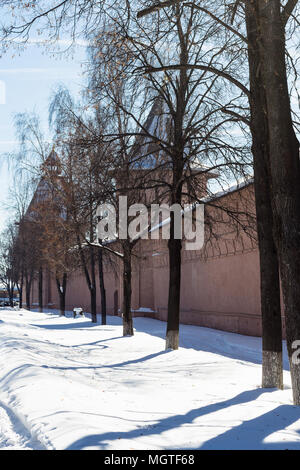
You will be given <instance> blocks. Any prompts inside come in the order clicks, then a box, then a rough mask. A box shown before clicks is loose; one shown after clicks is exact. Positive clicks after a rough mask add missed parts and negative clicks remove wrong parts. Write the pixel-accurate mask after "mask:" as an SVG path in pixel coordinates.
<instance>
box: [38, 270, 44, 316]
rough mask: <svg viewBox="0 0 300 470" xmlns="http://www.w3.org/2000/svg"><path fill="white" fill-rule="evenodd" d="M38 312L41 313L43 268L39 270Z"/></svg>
mask: <svg viewBox="0 0 300 470" xmlns="http://www.w3.org/2000/svg"><path fill="white" fill-rule="evenodd" d="M38 289H39V312H42V311H43V268H42V267H40V269H39V285H38Z"/></svg>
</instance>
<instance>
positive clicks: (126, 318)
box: [122, 240, 133, 336]
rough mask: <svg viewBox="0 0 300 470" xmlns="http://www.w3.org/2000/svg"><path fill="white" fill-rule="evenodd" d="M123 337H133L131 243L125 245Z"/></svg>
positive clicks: (127, 242)
mask: <svg viewBox="0 0 300 470" xmlns="http://www.w3.org/2000/svg"><path fill="white" fill-rule="evenodd" d="M123 253H124V258H123V316H122V318H123V336H133V321H132V312H131V246H130V242H129V241H127V240H126V241H124V244H123Z"/></svg>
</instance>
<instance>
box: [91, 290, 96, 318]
mask: <svg viewBox="0 0 300 470" xmlns="http://www.w3.org/2000/svg"><path fill="white" fill-rule="evenodd" d="M90 296H91V316H92V322H93V323H97V294H96V288H95V286H93V285H91V286H90Z"/></svg>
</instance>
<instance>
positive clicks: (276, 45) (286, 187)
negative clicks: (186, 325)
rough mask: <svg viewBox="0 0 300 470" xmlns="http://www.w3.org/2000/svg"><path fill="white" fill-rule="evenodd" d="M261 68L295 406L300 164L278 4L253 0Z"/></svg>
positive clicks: (299, 396)
mask: <svg viewBox="0 0 300 470" xmlns="http://www.w3.org/2000/svg"><path fill="white" fill-rule="evenodd" d="M258 5H259V9H258V13H259V14H258V20H259V24H260V34H261V43H260V46H261V69H262V76H263V80H264V89H265V93H266V106H267V116H268V133H269V164H270V178H271V187H272V209H273V220H274V240H275V244H276V249H277V253H278V258H279V266H280V274H281V282H282V292H283V300H284V308H285V320H286V339H287V349H288V355H289V360H290V369H291V379H292V388H293V399H294V404H295V405H300V364H297V363H296V361H294V360H293V352H294V348H295V344H294V342H295V341H297V340H299V339H300V289H299V285H300V249H299V247H300V161H299V142H298V140H297V138H296V135H295V132H294V129H293V123H292V117H291V107H290V98H289V92H288V83H287V73H286V63H285V31H284V24H283V22H282V18H281V12H280V1H279V0H268V1H265V0H258Z"/></svg>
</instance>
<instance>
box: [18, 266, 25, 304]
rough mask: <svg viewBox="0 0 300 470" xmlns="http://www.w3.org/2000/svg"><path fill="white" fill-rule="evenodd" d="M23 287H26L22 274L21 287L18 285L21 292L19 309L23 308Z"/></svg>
mask: <svg viewBox="0 0 300 470" xmlns="http://www.w3.org/2000/svg"><path fill="white" fill-rule="evenodd" d="M23 285H24V276H23V273H22V275H21V282H20V285H17V288H18V292H19V307H20V308H22V307H23Z"/></svg>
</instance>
